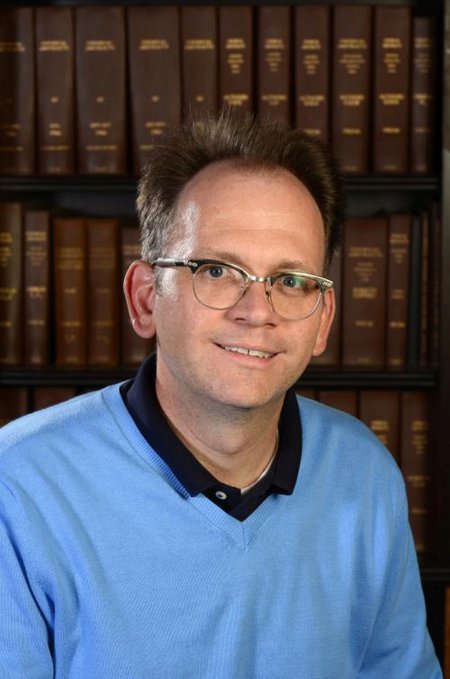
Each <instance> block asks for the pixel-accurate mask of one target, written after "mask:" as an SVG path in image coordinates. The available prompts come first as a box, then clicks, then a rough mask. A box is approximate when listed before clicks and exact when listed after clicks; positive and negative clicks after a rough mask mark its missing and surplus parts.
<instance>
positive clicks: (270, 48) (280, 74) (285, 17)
mask: <svg viewBox="0 0 450 679" xmlns="http://www.w3.org/2000/svg"><path fill="white" fill-rule="evenodd" d="M256 20H257V21H256V40H257V50H256V55H257V56H256V72H257V83H256V85H257V103H256V109H257V114H258V117H259V118H261V119H264V120H268V119H271V120H281V121H284V122H287V123H289V122H290V119H291V99H290V93H291V72H292V68H291V8H290V7H289V6H287V5H285V6H282V5H278V6H268V5H259V6H258V7H257V8H256Z"/></svg>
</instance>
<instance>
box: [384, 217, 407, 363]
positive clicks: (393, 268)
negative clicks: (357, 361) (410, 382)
mask: <svg viewBox="0 0 450 679" xmlns="http://www.w3.org/2000/svg"><path fill="white" fill-rule="evenodd" d="M410 239H411V215H409V214H393V215H390V217H389V227H388V240H389V243H388V262H387V288H386V290H387V305H386V365H387V366H388V368H393V369H396V370H403V369H405V368H406V363H407V351H406V348H407V337H408V307H409V301H410V299H409V279H410V269H409V256H410Z"/></svg>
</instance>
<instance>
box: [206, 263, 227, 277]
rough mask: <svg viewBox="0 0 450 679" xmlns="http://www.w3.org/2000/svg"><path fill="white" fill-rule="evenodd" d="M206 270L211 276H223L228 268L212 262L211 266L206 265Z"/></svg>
mask: <svg viewBox="0 0 450 679" xmlns="http://www.w3.org/2000/svg"><path fill="white" fill-rule="evenodd" d="M204 272H205V273H206V274H207V275H208V276H210V277H211V278H222V277H223V276H224V275H225V273H226V270H225V267H223V266H220V265H219V264H211V265H210V266H206V267H205V269H204Z"/></svg>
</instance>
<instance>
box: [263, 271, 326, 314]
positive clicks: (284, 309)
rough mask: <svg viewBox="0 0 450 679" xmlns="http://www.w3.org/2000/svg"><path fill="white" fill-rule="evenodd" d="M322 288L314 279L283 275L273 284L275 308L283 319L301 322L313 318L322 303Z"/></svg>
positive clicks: (272, 295)
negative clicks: (312, 315)
mask: <svg viewBox="0 0 450 679" xmlns="http://www.w3.org/2000/svg"><path fill="white" fill-rule="evenodd" d="M320 296H321V290H320V286H319V284H318V283H317V281H315V280H314V278H309V277H308V276H305V275H302V276H300V275H298V274H295V273H283V274H280V275H279V276H277V278H276V279H275V280H274V281H273V283H272V291H271V297H272V304H273V308H274V309H275V311H276V312H277V314H279V315H280V316H282V317H283V318H286V319H288V320H300V319H302V318H307V317H308V316H311V314H312V313H314V311H315V310H316V309H317V306H318V304H319V301H320Z"/></svg>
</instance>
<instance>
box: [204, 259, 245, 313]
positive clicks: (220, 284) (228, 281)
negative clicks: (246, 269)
mask: <svg viewBox="0 0 450 679" xmlns="http://www.w3.org/2000/svg"><path fill="white" fill-rule="evenodd" d="M192 280H193V286H194V294H195V296H196V297H197V299H198V301H199V302H200V303H201V304H203V305H204V306H207V307H211V308H212V309H228V308H229V307H232V306H233V305H234V304H236V302H237V301H238V300H239V298H240V297H241V296H242V293H243V291H244V289H245V280H244V277H243V275H242V273H241V272H240V271H239V270H238V269H235V268H233V267H231V266H228V265H227V264H219V263H218V264H203V265H202V266H200V267H199V268H198V269H197V270H196V272H195V274H194V277H193V279H192Z"/></svg>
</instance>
